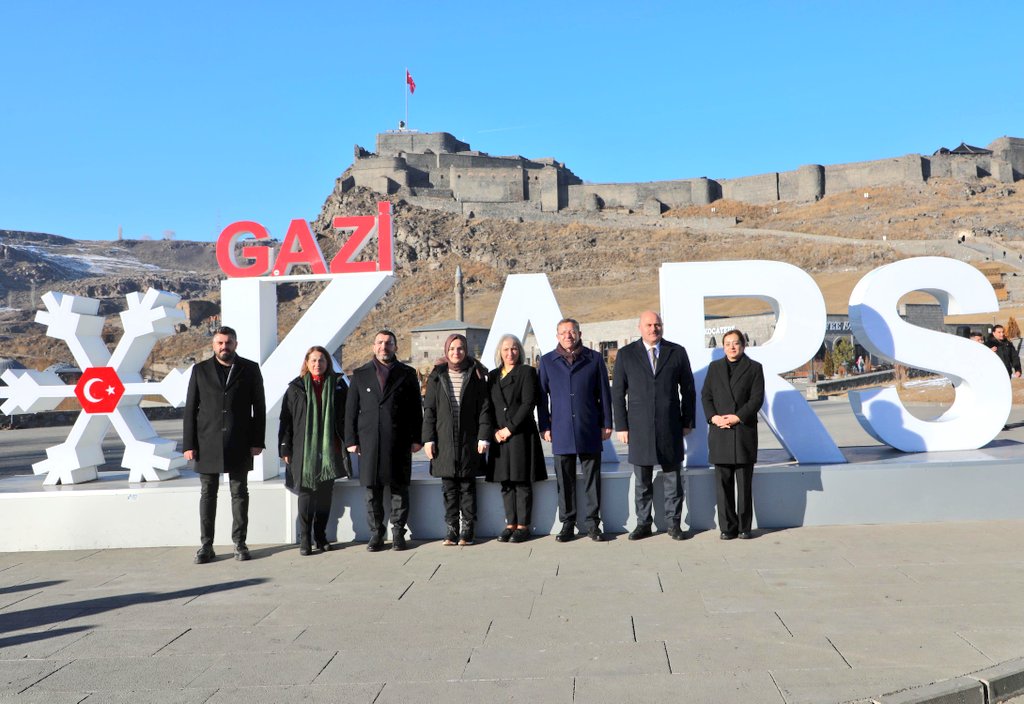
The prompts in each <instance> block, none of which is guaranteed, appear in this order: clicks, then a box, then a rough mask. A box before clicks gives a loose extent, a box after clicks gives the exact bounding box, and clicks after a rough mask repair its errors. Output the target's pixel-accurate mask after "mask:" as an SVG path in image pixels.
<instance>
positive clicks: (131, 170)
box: [0, 0, 1024, 240]
mask: <svg viewBox="0 0 1024 704" xmlns="http://www.w3.org/2000/svg"><path fill="white" fill-rule="evenodd" d="M711 5H712V3H687V2H665V3H660V2H642V1H639V2H629V3H624V2H603V1H594V2H587V3H582V2H579V3H577V2H566V3H556V2H534V1H532V0H521V1H520V2H517V3H513V4H512V5H508V4H506V5H503V6H501V7H502V9H497V8H498V6H497V5H494V4H493V3H482V2H479V1H477V2H472V3H469V2H437V3H392V4H390V5H386V6H382V5H381V4H380V3H352V2H341V1H340V0H335V1H333V2H303V3H294V4H292V3H289V4H285V3H273V2H259V1H256V2H252V1H250V2H244V3H243V2H233V1H225V2H201V3H200V2H190V1H187V0H186V1H179V2H174V3H160V4H157V3H139V2H131V3H128V2H97V3H83V2H80V1H76V2H45V1H42V2H13V1H10V2H4V3H2V4H0V27H3V28H4V40H3V42H0V75H2V77H3V80H2V84H0V85H2V87H3V93H2V95H3V104H2V108H0V229H18V230H33V231H40V232H50V233H54V234H60V235H65V236H69V237H76V238H88V239H114V238H115V237H116V236H117V228H118V226H119V225H121V226H123V228H124V234H125V237H126V238H138V237H141V236H143V235H149V236H151V237H154V238H158V237H161V236H162V233H163V232H164V231H166V230H173V231H174V232H175V233H176V237H177V238H178V239H204V240H211V239H215V238H216V236H217V234H218V233H219V232H220V230H221V229H222V228H223V227H225V226H226V225H228V224H229V223H231V222H234V221H236V220H256V221H258V222H260V223H262V224H263V225H265V226H267V227H268V228H269V229H270V231H271V232H272V233H273V234H275V235H277V236H280V235H282V234H283V233H284V230H285V229H286V228H287V225H288V222H289V220H290V219H291V218H295V217H303V218H307V219H312V218H315V217H316V215H317V214H318V212H319V210H320V207H321V205H322V204H323V201H324V199H325V198H326V197H327V195H328V194H329V193H330V192H331V190H332V188H333V185H334V180H335V178H337V176H338V175H339V174H340V173H341V172H342V171H343V170H344V169H345V168H346V167H347V166H348V165H349V164H350V163H351V161H352V145H353V144H360V145H362V146H364V147H366V148H369V149H373V147H374V137H375V135H376V134H377V132H380V131H383V130H385V129H389V128H392V127H395V126H396V125H397V123H398V120H400V119H402V118H403V117H404V110H405V102H404V91H405V83H404V75H405V68H406V67H408V68H409V69H410V71H411V72H412V75H413V77H414V79H415V80H416V84H417V89H416V93H415V95H413V96H412V97H411V98H410V99H409V113H410V114H409V122H410V126H411V127H413V128H416V129H420V130H423V131H439V130H443V131H448V132H451V133H453V134H454V135H456V136H457V137H458V138H460V139H462V140H463V141H467V142H469V143H470V144H471V146H472V147H473V148H474V149H480V150H482V151H485V152H488V153H491V154H500V155H506V154H521V155H523V156H526V157H531V158H537V157H545V156H550V157H555V158H557V159H559V160H561V161H564V162H565V163H566V165H567V166H568V167H569V168H571V169H572V170H573V171H574V172H575V173H576V174H577V175H578V176H580V177H581V178H583V179H585V180H587V181H593V182H608V181H651V180H660V179H672V178H690V177H694V176H709V177H712V178H725V177H733V176H741V175H748V174H755V173H762V172H766V171H777V170H786V169H792V168H795V167H797V166H799V165H801V164H806V163H822V164H829V163H840V162H846V161H861V160H867V159H876V158H883V157H889V156H899V155H902V154H907V153H911V152H922V153H931V152H932V151H934V150H935V149H937V148H938V147H940V146H948V147H954V146H956V145H957V144H958V143H959V142H960V141H966V142H968V143H972V144H977V145H985V144H988V143H989V142H990V141H991V140H993V139H995V138H997V137H1000V136H1003V135H1012V136H1020V137H1024V124H1022V119H1024V118H1022V116H1024V81H1022V71H1024V67H1022V65H1021V54H1020V50H1019V39H1018V37H1017V33H1018V32H1019V31H1020V27H1021V26H1024V23H1022V20H1024V4H1022V3H1019V2H986V3H973V5H975V6H974V7H970V6H969V4H968V3H963V2H899V1H893V0H890V1H889V2H858V3H852V2H829V1H827V0H819V1H818V2H789V3H786V2H764V3H747V2H735V3H718V4H717V5H718V6H717V7H714V8H713V7H711ZM382 7H387V10H386V11H385V10H383V9H381V8H382Z"/></svg>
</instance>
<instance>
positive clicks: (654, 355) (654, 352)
mask: <svg viewBox="0 0 1024 704" xmlns="http://www.w3.org/2000/svg"><path fill="white" fill-rule="evenodd" d="M651 371H655V372H656V371H658V348H657V347H652V348H651Z"/></svg>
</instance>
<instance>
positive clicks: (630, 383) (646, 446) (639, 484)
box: [612, 310, 697, 540]
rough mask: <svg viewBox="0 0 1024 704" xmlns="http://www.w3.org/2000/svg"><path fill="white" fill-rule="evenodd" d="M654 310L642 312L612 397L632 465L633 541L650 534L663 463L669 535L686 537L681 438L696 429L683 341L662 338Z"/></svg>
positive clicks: (619, 362)
mask: <svg viewBox="0 0 1024 704" xmlns="http://www.w3.org/2000/svg"><path fill="white" fill-rule="evenodd" d="M663 331H664V325H663V324H662V321H661V316H660V315H658V314H657V313H655V312H654V311H651V310H648V311H644V312H643V313H642V314H641V315H640V339H639V340H637V341H636V342H632V343H630V344H628V345H626V346H625V347H623V348H622V349H620V350H619V352H618V355H617V356H616V358H615V373H614V381H613V382H612V399H613V403H614V405H615V429H616V431H618V436H619V441H620V442H622V443H624V444H626V445H628V447H629V461H630V463H632V465H633V479H634V492H635V503H636V521H637V523H636V528H634V529H633V532H631V533H630V534H629V539H630V540H640V539H642V538H646V537H648V536H650V535H651V533H652V530H651V523H652V517H651V514H652V508H653V503H654V465H656V464H657V465H660V466H661V475H662V477H663V482H664V489H665V517H666V518H667V520H668V534H669V537H671V538H672V539H673V540H683V539H684V538H686V533H684V532H683V530H682V527H681V526H680V521H681V519H682V511H683V472H682V463H683V437H684V436H686V435H688V434H689V433H690V432H691V431H692V430H693V425H694V415H695V410H696V403H697V400H696V394H695V392H694V387H693V372H692V371H691V369H690V358H689V356H688V355H687V354H686V350H685V349H684V348H683V347H682V345H677V344H675V343H674V342H669V341H668V340H665V339H664V338H663V337H662V334H663Z"/></svg>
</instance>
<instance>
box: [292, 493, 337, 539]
mask: <svg viewBox="0 0 1024 704" xmlns="http://www.w3.org/2000/svg"><path fill="white" fill-rule="evenodd" d="M333 498H334V482H333V481H331V482H321V483H320V485H319V486H318V487H317V488H316V489H307V488H305V487H300V488H299V537H300V538H305V539H306V540H310V539H312V540H313V541H315V542H317V543H326V542H327V521H328V520H330V517H331V500H332V499H333Z"/></svg>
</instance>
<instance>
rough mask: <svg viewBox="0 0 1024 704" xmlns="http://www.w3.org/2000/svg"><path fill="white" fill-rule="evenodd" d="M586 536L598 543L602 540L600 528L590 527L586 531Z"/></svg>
mask: <svg viewBox="0 0 1024 704" xmlns="http://www.w3.org/2000/svg"><path fill="white" fill-rule="evenodd" d="M587 537H588V538H590V539H591V540H593V541H594V542H595V543H600V542H601V541H602V540H604V536H603V535H602V534H601V529H600V528H591V529H590V530H588V531H587Z"/></svg>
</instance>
